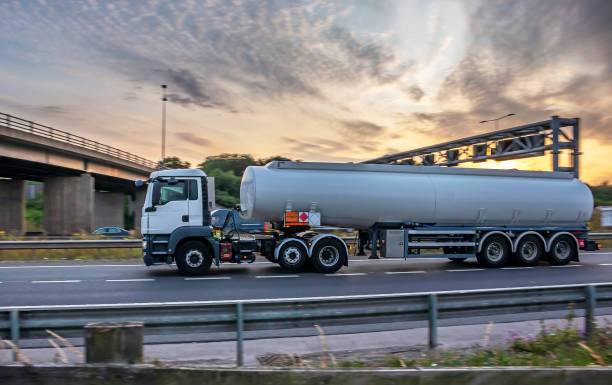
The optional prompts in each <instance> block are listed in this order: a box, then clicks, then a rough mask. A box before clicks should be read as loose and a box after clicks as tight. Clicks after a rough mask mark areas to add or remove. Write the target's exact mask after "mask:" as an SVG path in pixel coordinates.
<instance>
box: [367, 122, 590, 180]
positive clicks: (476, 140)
mask: <svg viewBox="0 0 612 385" xmlns="http://www.w3.org/2000/svg"><path fill="white" fill-rule="evenodd" d="M579 138H580V119H579V118H560V117H558V116H553V117H552V118H551V119H550V120H545V121H542V122H537V123H531V124H526V125H522V126H518V127H512V128H506V129H502V130H497V131H493V132H489V133H486V134H480V135H474V136H470V137H468V138H463V139H457V140H452V141H450V142H446V143H441V144H436V145H433V146H427V147H422V148H418V149H416V150H410V151H404V152H398V153H395V154H389V155H385V156H381V157H379V158H374V159H370V160H366V161H364V162H362V163H378V164H407V165H417V166H434V165H438V166H449V167H450V166H457V165H458V164H460V163H466V162H475V163H476V162H483V161H485V160H488V159H493V160H498V161H501V160H510V159H519V158H529V157H535V156H543V155H545V154H546V153H547V152H550V154H552V169H553V171H564V172H571V173H573V174H574V175H575V177H576V178H578V169H579V162H578V157H579V155H580V151H579ZM562 151H569V152H570V155H571V156H570V166H569V167H563V166H561V165H560V162H559V155H560V154H561V152H562Z"/></svg>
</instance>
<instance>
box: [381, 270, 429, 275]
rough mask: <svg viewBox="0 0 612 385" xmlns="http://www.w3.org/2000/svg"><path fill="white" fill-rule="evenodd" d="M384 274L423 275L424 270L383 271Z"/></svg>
mask: <svg viewBox="0 0 612 385" xmlns="http://www.w3.org/2000/svg"><path fill="white" fill-rule="evenodd" d="M385 274H425V271H424V270H416V271H385Z"/></svg>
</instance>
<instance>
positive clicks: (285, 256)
mask: <svg viewBox="0 0 612 385" xmlns="http://www.w3.org/2000/svg"><path fill="white" fill-rule="evenodd" d="M307 259H308V250H306V247H305V246H304V245H303V244H302V243H301V242H299V241H297V240H292V241H287V242H285V243H283V245H282V246H281V247H280V249H279V250H278V264H279V265H281V267H282V268H283V269H285V270H287V271H289V272H292V273H294V272H297V271H300V270H302V269H303V268H304V264H305V263H306V260H307Z"/></svg>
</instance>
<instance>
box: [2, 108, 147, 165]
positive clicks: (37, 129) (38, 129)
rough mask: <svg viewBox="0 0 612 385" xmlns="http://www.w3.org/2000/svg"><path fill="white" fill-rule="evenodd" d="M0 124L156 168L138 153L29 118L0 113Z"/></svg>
mask: <svg viewBox="0 0 612 385" xmlns="http://www.w3.org/2000/svg"><path fill="white" fill-rule="evenodd" d="M0 125H2V126H5V127H7V128H10V129H13V130H18V131H22V132H26V133H28V134H32V135H37V136H42V137H45V138H48V139H53V140H57V141H59V142H63V143H68V144H72V145H74V146H79V147H83V148H86V149H88V150H93V151H96V152H99V153H102V154H105V155H110V156H114V157H115V158H119V159H122V160H127V161H129V162H133V163H136V164H139V165H141V166H145V167H148V168H151V169H155V168H157V163H156V162H153V161H152V160H149V159H146V158H143V157H141V156H138V155H134V154H130V153H129V152H127V151H123V150H120V149H118V148H115V147H111V146H109V145H107V144H103V143H100V142H96V141H95V140H91V139H87V138H84V137H82V136H78V135H74V134H71V133H69V132H66V131H62V130H57V129H55V128H52V127H49V126H43V125H42V124H38V123H34V122H32V121H30V120H25V119H21V118H18V117H16V116H12V115H9V114H4V113H0Z"/></svg>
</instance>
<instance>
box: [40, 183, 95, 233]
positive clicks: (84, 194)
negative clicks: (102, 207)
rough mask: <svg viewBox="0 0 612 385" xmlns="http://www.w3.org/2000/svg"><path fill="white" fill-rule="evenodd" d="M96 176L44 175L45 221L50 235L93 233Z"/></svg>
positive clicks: (45, 226)
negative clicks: (46, 176) (45, 176)
mask: <svg viewBox="0 0 612 385" xmlns="http://www.w3.org/2000/svg"><path fill="white" fill-rule="evenodd" d="M94 197H95V196H94V178H93V177H92V176H91V175H90V174H83V175H81V176H69V177H49V178H46V179H45V183H44V190H43V199H44V209H43V224H44V228H45V231H46V232H47V234H49V235H68V234H73V233H85V234H87V233H91V232H92V231H93V224H94Z"/></svg>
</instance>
